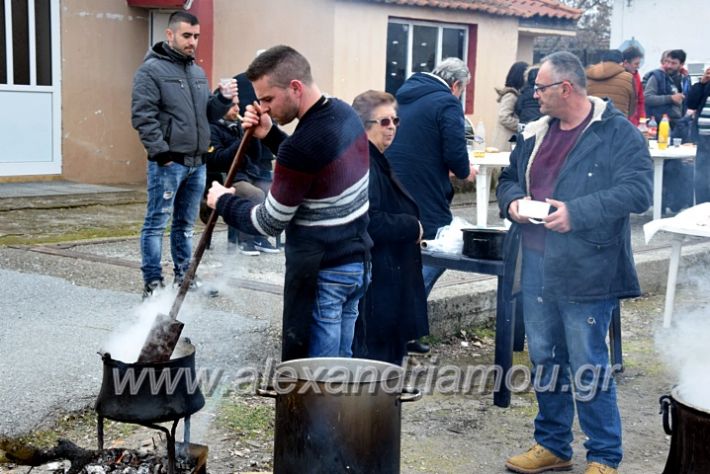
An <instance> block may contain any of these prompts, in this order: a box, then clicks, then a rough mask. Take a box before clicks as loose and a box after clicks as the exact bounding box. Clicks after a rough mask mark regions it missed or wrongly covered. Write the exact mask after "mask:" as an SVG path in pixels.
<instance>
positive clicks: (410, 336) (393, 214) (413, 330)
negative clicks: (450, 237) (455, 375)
mask: <svg viewBox="0 0 710 474" xmlns="http://www.w3.org/2000/svg"><path fill="white" fill-rule="evenodd" d="M353 109H355V112H356V113H357V114H358V116H359V117H360V120H361V121H362V123H363V124H364V125H365V132H366V133H367V138H368V140H369V142H370V186H369V198H370V210H369V211H368V215H369V216H370V224H369V225H368V227H367V232H368V233H369V234H370V237H372V241H373V247H372V282H371V283H370V286H369V287H368V289H367V293H366V294H365V297H364V298H363V300H362V303H361V306H360V315H361V316H360V317H361V318H363V321H364V327H365V337H364V338H363V339H364V340H363V341H359V340H356V342H355V351H354V355H355V357H364V358H368V359H375V360H381V361H385V362H390V363H392V364H396V365H400V364H401V363H402V359H403V358H404V356H405V355H406V354H407V349H406V346H407V342H408V341H411V340H416V339H419V338H420V337H422V336H426V335H428V334H429V322H428V319H427V302H426V294H425V293H424V279H423V277H422V256H421V251H420V248H419V242H420V241H421V239H422V235H423V233H424V229H423V228H422V225H421V223H420V222H419V209H418V208H417V203H416V202H414V199H413V198H412V197H411V196H410V195H409V193H408V192H407V190H406V189H404V186H402V184H401V183H400V182H399V180H398V179H397V177H396V175H395V173H394V172H393V171H392V168H391V167H390V165H389V163H388V162H387V159H386V158H385V155H384V152H385V150H386V149H387V148H388V147H389V146H390V144H391V143H392V141H393V140H394V137H395V135H396V133H397V125H398V124H399V117H397V102H396V101H395V98H394V97H393V96H392V94H388V93H386V92H380V91H374V90H369V91H367V92H363V93H362V94H360V95H358V96H357V97H355V100H354V101H353ZM356 339H359V336H358V338H356Z"/></svg>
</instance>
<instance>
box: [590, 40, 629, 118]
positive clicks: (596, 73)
mask: <svg viewBox="0 0 710 474" xmlns="http://www.w3.org/2000/svg"><path fill="white" fill-rule="evenodd" d="M623 62H624V58H623V55H622V54H621V51H619V50H617V49H610V50H608V51H605V52H604V53H603V54H602V60H601V62H599V63H598V64H593V65H591V66H589V67H588V68H587V70H586V74H587V92H588V93H589V95H592V96H594V97H599V98H600V99H604V98H608V99H609V100H611V101H612V103H613V104H614V107H616V108H617V109H618V110H619V111H621V113H623V114H624V115H626V116H627V117H629V116H630V115H632V114H633V113H634V112H635V111H636V90H635V86H634V76H632V75H631V73H630V72H628V71H627V70H626V69H625V68H624V66H622V63H623Z"/></svg>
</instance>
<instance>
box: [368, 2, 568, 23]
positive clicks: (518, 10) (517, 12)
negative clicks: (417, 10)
mask: <svg viewBox="0 0 710 474" xmlns="http://www.w3.org/2000/svg"><path fill="white" fill-rule="evenodd" d="M374 1H375V2H379V3H390V4H396V5H414V6H419V7H430V8H446V9H451V10H470V11H478V12H483V13H489V14H491V15H501V16H516V17H521V18H532V17H536V16H537V17H549V18H558V19H562V20H574V21H576V20H578V19H579V18H580V17H581V16H582V10H579V9H576V8H572V7H569V6H567V5H564V4H563V3H561V2H560V1H559V0H374Z"/></svg>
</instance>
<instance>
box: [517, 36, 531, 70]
mask: <svg viewBox="0 0 710 474" xmlns="http://www.w3.org/2000/svg"><path fill="white" fill-rule="evenodd" d="M534 45H535V37H534V36H529V35H522V34H521V35H520V36H519V37H518V57H517V60H518V61H525V62H526V63H528V64H532V62H533V46H534Z"/></svg>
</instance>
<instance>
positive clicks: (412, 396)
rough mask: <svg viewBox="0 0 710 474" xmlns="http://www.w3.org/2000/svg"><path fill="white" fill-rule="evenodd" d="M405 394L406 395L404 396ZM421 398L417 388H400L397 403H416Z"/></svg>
mask: <svg viewBox="0 0 710 474" xmlns="http://www.w3.org/2000/svg"><path fill="white" fill-rule="evenodd" d="M405 394H407V395H405ZM421 398H422V392H421V391H420V390H419V389H418V388H414V387H404V388H402V394H401V395H400V396H399V401H400V402H402V403H405V402H416V401H417V400H419V399H421Z"/></svg>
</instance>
